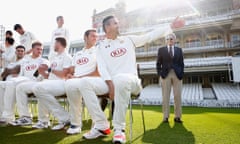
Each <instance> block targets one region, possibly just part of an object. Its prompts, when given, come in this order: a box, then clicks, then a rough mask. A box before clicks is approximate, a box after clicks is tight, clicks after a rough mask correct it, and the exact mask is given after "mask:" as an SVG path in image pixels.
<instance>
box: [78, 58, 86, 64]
mask: <svg viewBox="0 0 240 144" xmlns="http://www.w3.org/2000/svg"><path fill="white" fill-rule="evenodd" d="M88 61H89V59H88V58H87V57H83V58H81V59H78V60H77V64H79V65H83V64H86V63H88Z"/></svg>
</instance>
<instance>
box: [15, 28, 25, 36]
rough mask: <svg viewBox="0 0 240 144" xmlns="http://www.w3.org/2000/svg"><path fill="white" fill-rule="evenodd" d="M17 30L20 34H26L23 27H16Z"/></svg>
mask: <svg viewBox="0 0 240 144" xmlns="http://www.w3.org/2000/svg"><path fill="white" fill-rule="evenodd" d="M16 32H17V33H19V34H20V35H22V34H24V30H23V29H21V28H18V29H16Z"/></svg>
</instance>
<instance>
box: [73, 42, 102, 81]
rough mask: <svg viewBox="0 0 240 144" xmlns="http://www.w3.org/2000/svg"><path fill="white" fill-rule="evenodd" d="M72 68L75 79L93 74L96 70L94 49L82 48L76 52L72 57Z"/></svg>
mask: <svg viewBox="0 0 240 144" xmlns="http://www.w3.org/2000/svg"><path fill="white" fill-rule="evenodd" d="M72 66H74V67H75V68H74V69H75V70H74V76H77V77H79V76H83V75H86V74H89V73H91V72H94V71H95V70H96V68H97V60H96V47H95V46H93V47H91V48H90V49H86V48H83V50H81V51H79V52H77V53H76V54H75V55H74V57H73V61H72Z"/></svg>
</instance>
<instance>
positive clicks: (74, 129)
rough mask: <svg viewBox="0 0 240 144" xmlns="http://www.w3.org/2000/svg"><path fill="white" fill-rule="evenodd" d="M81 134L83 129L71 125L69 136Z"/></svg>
mask: <svg viewBox="0 0 240 144" xmlns="http://www.w3.org/2000/svg"><path fill="white" fill-rule="evenodd" d="M78 133H81V127H80V126H75V125H71V126H70V127H69V128H68V130H67V134H71V135H73V134H78Z"/></svg>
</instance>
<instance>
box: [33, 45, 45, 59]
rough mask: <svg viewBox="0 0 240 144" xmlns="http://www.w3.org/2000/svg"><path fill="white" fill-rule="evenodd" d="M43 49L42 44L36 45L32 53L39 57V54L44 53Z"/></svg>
mask: <svg viewBox="0 0 240 144" xmlns="http://www.w3.org/2000/svg"><path fill="white" fill-rule="evenodd" d="M42 51H43V48H42V46H38V45H36V46H35V47H34V48H33V51H32V54H33V55H34V56H35V57H39V56H41V55H42Z"/></svg>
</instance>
